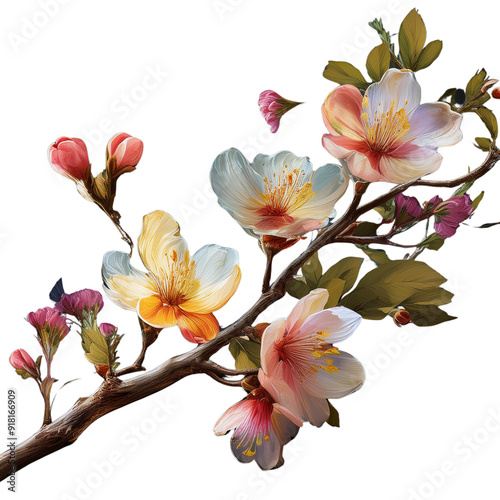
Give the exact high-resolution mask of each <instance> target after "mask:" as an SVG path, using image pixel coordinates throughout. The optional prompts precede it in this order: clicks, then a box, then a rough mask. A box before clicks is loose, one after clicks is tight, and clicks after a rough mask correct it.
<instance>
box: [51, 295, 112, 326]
mask: <svg viewBox="0 0 500 500" xmlns="http://www.w3.org/2000/svg"><path fill="white" fill-rule="evenodd" d="M103 307H104V302H103V300H102V295H101V294H100V293H99V292H98V291H97V290H90V289H89V288H84V289H83V290H79V291H78V292H73V293H64V294H63V295H62V296H61V299H60V300H59V302H57V303H56V304H55V305H54V308H55V309H56V310H57V311H59V312H60V313H61V314H70V315H71V316H75V317H76V318H78V319H79V320H80V321H82V320H83V313H84V312H85V311H86V312H87V313H91V312H95V314H97V313H98V312H99V311H100V310H101V309H102V308H103Z"/></svg>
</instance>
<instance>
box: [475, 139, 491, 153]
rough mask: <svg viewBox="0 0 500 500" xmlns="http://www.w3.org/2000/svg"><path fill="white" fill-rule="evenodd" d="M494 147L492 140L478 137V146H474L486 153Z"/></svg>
mask: <svg viewBox="0 0 500 500" xmlns="http://www.w3.org/2000/svg"><path fill="white" fill-rule="evenodd" d="M492 145H493V143H492V142H491V139H488V138H487V137H476V144H474V146H476V148H478V149H480V150H481V151H486V152H488V151H489V150H490V149H491V146H492Z"/></svg>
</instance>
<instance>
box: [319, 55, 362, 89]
mask: <svg viewBox="0 0 500 500" xmlns="http://www.w3.org/2000/svg"><path fill="white" fill-rule="evenodd" d="M323 76H324V77H325V78H326V79H327V80H331V81H332V82H335V83H339V84H340V85H346V84H350V85H354V86H355V87H357V88H358V89H359V90H361V91H362V92H364V91H365V90H366V89H367V88H368V86H369V85H370V84H369V83H368V82H367V81H366V80H365V77H364V76H363V75H362V74H361V71H359V69H357V68H355V67H354V66H353V65H352V64H350V63H348V62H342V61H328V65H327V66H326V68H325V71H323Z"/></svg>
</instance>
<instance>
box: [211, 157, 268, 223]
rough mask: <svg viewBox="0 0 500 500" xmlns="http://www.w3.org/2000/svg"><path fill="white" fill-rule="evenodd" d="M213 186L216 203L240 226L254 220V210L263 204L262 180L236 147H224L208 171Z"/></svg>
mask: <svg viewBox="0 0 500 500" xmlns="http://www.w3.org/2000/svg"><path fill="white" fill-rule="evenodd" d="M210 182H211V183H212V189H213V190H214V192H215V194H216V195H217V197H218V201H219V205H220V206H221V207H222V208H224V209H225V210H227V211H228V212H229V214H230V215H231V216H232V217H233V218H234V219H235V220H236V221H237V222H238V223H239V224H240V225H242V226H243V227H249V226H252V225H253V224H255V223H257V222H258V221H259V220H260V217H258V216H257V215H256V213H255V212H256V210H258V209H259V208H261V207H262V206H263V201H262V194H263V193H264V192H265V186H264V181H263V180H262V178H261V177H260V176H259V175H258V174H257V173H256V172H255V170H254V169H253V168H252V167H251V166H250V163H248V161H247V159H246V158H245V157H244V156H243V154H242V153H241V152H240V151H238V150H237V149H234V148H232V149H228V150H227V151H224V152H223V153H221V154H220V155H219V156H217V158H216V159H215V161H214V164H213V166H212V170H211V171H210Z"/></svg>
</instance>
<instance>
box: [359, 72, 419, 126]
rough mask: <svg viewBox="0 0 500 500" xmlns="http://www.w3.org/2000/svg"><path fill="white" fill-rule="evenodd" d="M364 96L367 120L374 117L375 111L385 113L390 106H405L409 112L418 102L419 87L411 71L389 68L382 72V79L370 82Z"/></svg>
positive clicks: (396, 107) (395, 108)
mask: <svg viewBox="0 0 500 500" xmlns="http://www.w3.org/2000/svg"><path fill="white" fill-rule="evenodd" d="M365 96H366V97H367V101H368V109H365V110H364V111H366V112H367V113H368V115H369V121H373V120H374V119H375V113H376V112H377V113H379V114H382V113H385V112H387V111H388V110H389V109H390V108H391V106H394V110H395V111H397V110H399V109H402V108H405V109H406V111H407V113H409V112H411V111H412V110H413V109H415V108H416V107H417V106H418V105H419V104H420V98H421V89H420V85H419V84H418V82H417V80H416V78H415V74H414V73H413V72H412V71H401V70H399V69H395V68H392V69H389V70H387V71H386V72H385V73H384V76H383V77H382V80H380V82H377V83H372V84H371V85H370V86H369V87H368V89H367V91H366V94H365Z"/></svg>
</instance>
